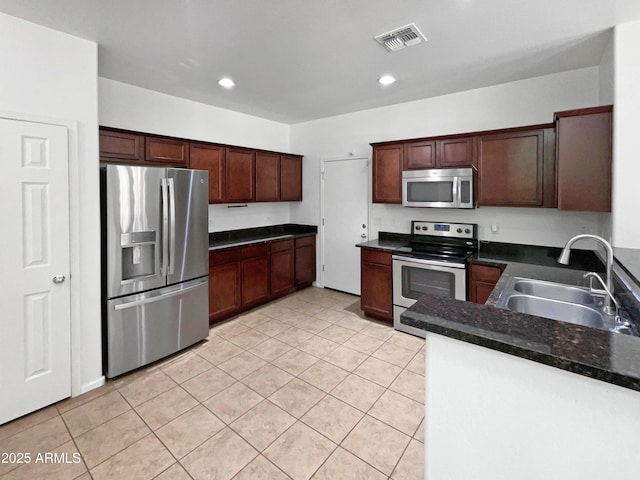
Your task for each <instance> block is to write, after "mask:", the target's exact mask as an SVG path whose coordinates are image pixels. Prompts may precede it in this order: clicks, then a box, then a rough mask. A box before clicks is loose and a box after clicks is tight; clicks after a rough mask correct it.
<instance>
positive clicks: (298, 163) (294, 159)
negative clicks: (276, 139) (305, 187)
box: [280, 155, 302, 202]
mask: <svg viewBox="0 0 640 480" xmlns="http://www.w3.org/2000/svg"><path fill="white" fill-rule="evenodd" d="M280 200H282V201H286V202H299V201H302V157H301V156H299V155H280Z"/></svg>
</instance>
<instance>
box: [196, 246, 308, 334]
mask: <svg viewBox="0 0 640 480" xmlns="http://www.w3.org/2000/svg"><path fill="white" fill-rule="evenodd" d="M315 274H316V251H315V235H310V236H305V237H300V238H296V239H287V240H281V241H273V242H266V243H261V244H257V245H250V246H246V247H235V248H229V249H226V250H221V251H215V252H211V253H209V323H210V324H211V323H215V322H219V321H221V320H225V319H227V318H229V317H232V316H234V315H236V314H238V313H240V312H242V311H243V310H246V309H248V308H251V307H255V306H257V305H260V304H262V303H265V302H268V301H269V300H272V299H274V298H277V297H280V296H282V295H286V294H287V293H291V292H293V291H294V290H297V289H301V288H305V287H308V286H310V285H311V283H312V282H313V281H314V280H315V278H316V277H315Z"/></svg>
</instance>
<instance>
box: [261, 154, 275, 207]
mask: <svg viewBox="0 0 640 480" xmlns="http://www.w3.org/2000/svg"><path fill="white" fill-rule="evenodd" d="M279 200H280V154H278V153H270V152H256V202H277V201H279Z"/></svg>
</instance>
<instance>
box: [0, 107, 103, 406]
mask: <svg viewBox="0 0 640 480" xmlns="http://www.w3.org/2000/svg"><path fill="white" fill-rule="evenodd" d="M0 118H3V119H7V120H17V121H23V122H33V123H44V124H49V125H58V126H62V127H66V128H67V141H68V143H69V158H68V162H69V165H68V167H69V169H68V172H69V269H70V271H69V282H70V285H69V290H70V295H71V299H70V300H71V391H70V392H69V395H70V396H76V395H80V394H81V393H84V391H86V390H87V388H86V386H84V387H85V388H83V385H82V371H81V368H82V349H81V334H82V329H81V327H82V325H81V322H80V298H81V297H80V285H82V278H81V274H80V242H79V239H80V214H79V212H80V198H79V195H78V189H77V188H76V185H80V164H79V160H78V122H77V121H76V120H64V119H58V118H49V117H43V116H38V115H31V114H24V113H18V112H8V111H3V110H0ZM96 162H97V158H96ZM96 175H98V165H96ZM98 320H100V319H98ZM98 383H100V384H102V383H104V377H101V381H100V382H98ZM94 386H95V387H97V386H100V385H98V384H92V385H91V388H93V387H94Z"/></svg>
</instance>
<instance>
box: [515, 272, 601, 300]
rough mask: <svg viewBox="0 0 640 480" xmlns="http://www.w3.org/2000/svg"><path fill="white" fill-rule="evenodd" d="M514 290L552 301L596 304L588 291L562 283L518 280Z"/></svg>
mask: <svg viewBox="0 0 640 480" xmlns="http://www.w3.org/2000/svg"><path fill="white" fill-rule="evenodd" d="M513 289H514V290H515V291H516V292H520V293H523V294H525V295H532V296H534V297H542V298H548V299H550V300H560V301H562V302H569V303H577V304H580V305H592V304H593V303H594V299H593V296H592V295H591V293H590V292H589V291H588V290H586V289H583V288H580V287H573V286H571V285H563V284H560V283H552V282H543V281H541V280H529V279H521V278H516V280H515V282H514V284H513Z"/></svg>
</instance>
